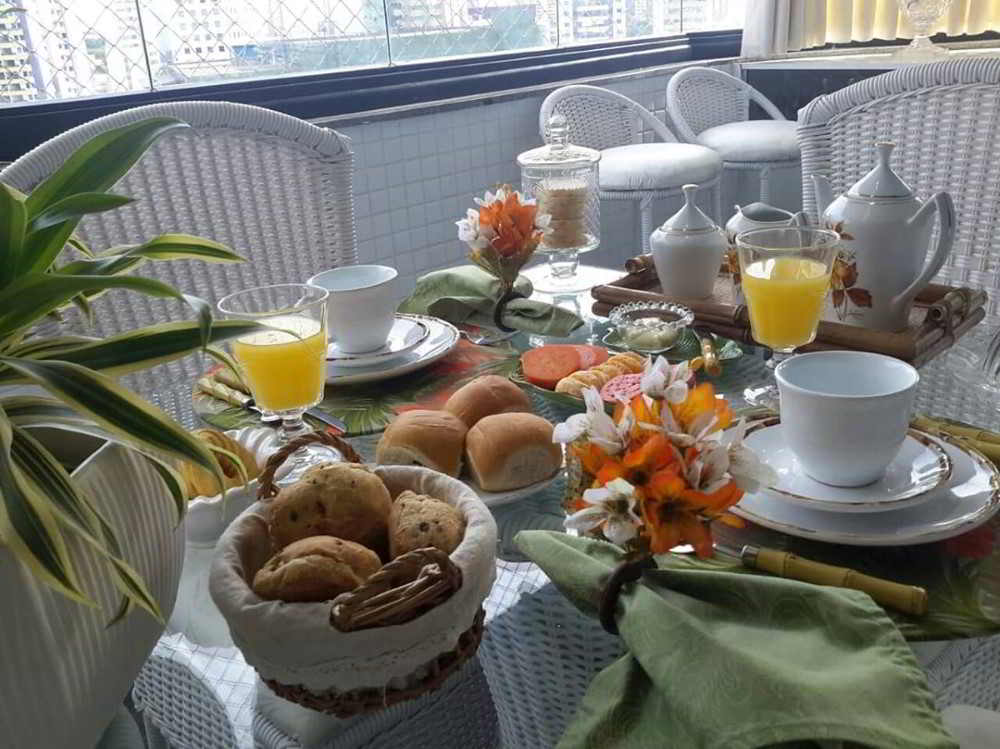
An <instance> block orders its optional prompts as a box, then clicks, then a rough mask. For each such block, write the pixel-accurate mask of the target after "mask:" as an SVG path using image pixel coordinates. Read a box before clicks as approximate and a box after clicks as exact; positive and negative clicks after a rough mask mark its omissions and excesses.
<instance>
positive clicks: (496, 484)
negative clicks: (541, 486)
mask: <svg viewBox="0 0 1000 749" xmlns="http://www.w3.org/2000/svg"><path fill="white" fill-rule="evenodd" d="M465 457H466V460H468V462H469V470H470V472H471V473H472V477H473V480H474V481H475V482H476V483H477V484H478V485H479V486H480V488H482V489H484V490H486V491H488V492H502V491H508V490H510V489H520V488H521V487H523V486H528V485H530V484H534V483H537V482H539V481H543V480H545V479H547V478H549V477H550V476H553V475H554V474H555V473H556V472H557V471H558V470H559V468H560V467H561V466H562V449H561V448H560V447H559V445H555V444H553V443H552V425H551V424H550V423H549V422H547V421H546V420H545V419H543V418H542V417H540V416H535V415H534V414H497V415H495V416H487V417H486V418H485V419H481V420H480V421H479V423H477V424H476V425H475V426H474V427H472V429H470V430H469V436H468V437H467V438H466V442H465Z"/></svg>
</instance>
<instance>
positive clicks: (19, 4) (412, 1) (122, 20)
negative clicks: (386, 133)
mask: <svg viewBox="0 0 1000 749" xmlns="http://www.w3.org/2000/svg"><path fill="white" fill-rule="evenodd" d="M4 7H7V8H14V7H16V8H20V9H22V10H18V11H15V12H13V13H7V14H4V15H2V16H0V45H3V46H2V47H0V49H2V50H5V51H0V67H4V68H6V67H10V66H8V65H7V60H11V61H12V62H13V66H14V67H17V68H18V69H19V70H20V69H23V70H24V71H25V72H24V73H23V74H18V76H16V77H14V78H11V77H10V76H9V75H4V76H3V77H0V106H3V105H4V104H8V105H12V104H22V103H24V102H25V101H45V100H57V99H69V98H75V97H80V96H94V95H101V94H121V93H129V92H140V91H145V92H148V91H150V90H158V89H165V88H169V87H171V86H176V85H180V84H214V83H220V82H227V81H236V80H252V79H258V78H267V77H272V76H277V75H288V74H295V73H315V72H334V71H341V70H351V69H362V68H375V67H382V66H386V65H398V64H405V63H412V62H419V61H425V60H439V59H446V58H456V57H470V56H479V55H491V54H495V53H502V52H511V51H519V50H536V49H537V50H544V49H552V48H558V47H572V46H573V45H576V44H586V43H593V42H602V41H607V42H613V41H615V40H626V39H636V38H641V37H645V36H663V35H670V34H678V33H685V32H689V31H702V30H708V29H725V28H737V27H739V26H741V25H742V14H743V2H742V0H0V9H3V8H4ZM199 41H206V42H213V43H212V44H209V45H195V44H192V42H199ZM7 50H9V51H7ZM15 82H18V83H22V84H23V85H24V87H25V88H24V90H21V89H20V88H14V86H13V83H15Z"/></svg>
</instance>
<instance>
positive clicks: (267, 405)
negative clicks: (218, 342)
mask: <svg viewBox="0 0 1000 749" xmlns="http://www.w3.org/2000/svg"><path fill="white" fill-rule="evenodd" d="M265 324H266V325H268V326H269V327H271V328H275V329H274V330H263V331H260V332H257V333H253V334H251V335H248V336H244V337H243V338H239V339H237V340H236V341H234V342H233V344H232V346H233V355H234V356H235V357H236V360H237V361H238V362H239V363H240V365H241V366H242V367H243V373H244V376H245V377H246V380H247V384H248V385H249V386H250V391H251V392H252V393H253V397H254V400H256V401H257V405H258V406H259V407H261V408H263V409H266V410H268V411H289V410H294V409H297V408H302V409H305V408H308V407H310V406H312V405H314V404H316V403H318V402H319V401H320V400H321V399H322V398H323V383H324V381H325V379H326V329H325V327H324V326H323V324H322V323H320V322H319V321H318V320H313V319H311V318H308V317H302V316H298V315H281V316H278V317H271V318H268V319H267V320H266V322H265Z"/></svg>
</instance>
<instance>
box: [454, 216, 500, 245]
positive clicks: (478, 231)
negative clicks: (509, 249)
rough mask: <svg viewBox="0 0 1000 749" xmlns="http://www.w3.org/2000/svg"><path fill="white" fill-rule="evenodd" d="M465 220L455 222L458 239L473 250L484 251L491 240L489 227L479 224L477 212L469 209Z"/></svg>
mask: <svg viewBox="0 0 1000 749" xmlns="http://www.w3.org/2000/svg"><path fill="white" fill-rule="evenodd" d="M465 216H466V217H465V218H463V219H460V220H458V221H456V222H455V226H457V227H458V238H459V239H460V240H462V241H463V242H465V243H466V244H467V245H469V247H471V248H472V249H474V250H485V249H486V248H487V247H488V246H489V244H490V241H491V240H492V239H493V235H494V231H493V228H492V227H490V226H482V225H481V224H480V223H479V212H478V211H475V210H473V209H472V208H470V209H469V210H468V211H466V213H465Z"/></svg>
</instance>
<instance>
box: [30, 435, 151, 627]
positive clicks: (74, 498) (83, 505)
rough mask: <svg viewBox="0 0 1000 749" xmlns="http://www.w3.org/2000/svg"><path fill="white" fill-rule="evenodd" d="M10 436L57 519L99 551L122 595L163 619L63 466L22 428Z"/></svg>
mask: <svg viewBox="0 0 1000 749" xmlns="http://www.w3.org/2000/svg"><path fill="white" fill-rule="evenodd" d="M13 436H14V439H13V443H12V449H11V456H12V457H13V459H14V462H15V463H16V464H17V465H18V467H19V468H20V469H21V470H22V472H23V473H24V475H25V477H26V478H27V479H28V480H29V481H31V482H33V483H34V485H35V487H36V489H37V490H38V492H39V493H40V494H41V496H43V497H46V498H48V499H49V500H50V502H51V505H50V507H51V508H52V509H53V511H54V512H55V515H56V517H57V519H58V520H59V521H60V522H61V523H62V524H63V525H65V526H66V527H67V528H68V529H69V530H70V531H72V532H73V533H76V534H77V535H78V536H79V537H80V538H82V539H83V540H84V541H86V542H87V543H88V544H89V545H90V547H91V548H92V549H94V550H95V551H96V552H97V553H98V554H100V556H101V557H102V558H103V560H104V562H105V563H106V564H107V565H108V566H109V567H110V568H111V572H112V575H113V577H114V581H115V587H117V588H118V590H119V591H120V592H121V593H122V594H123V595H124V596H125V597H127V598H129V599H130V600H132V601H134V602H135V603H136V604H138V605H139V606H140V607H142V608H144V609H146V611H148V612H149V613H150V615H152V616H153V617H154V618H156V619H157V620H158V621H161V622H162V621H163V620H164V619H163V612H162V611H160V606H159V604H158V603H157V601H156V599H155V598H154V597H153V596H152V594H151V593H150V592H149V590H148V588H147V587H146V584H145V583H144V582H143V580H142V578H141V577H140V575H139V574H138V573H137V572H136V571H135V569H133V568H132V566H131V565H130V564H128V562H126V561H125V560H124V559H122V558H121V547H120V545H119V543H118V539H117V538H116V536H115V533H114V530H113V529H112V528H111V526H110V525H108V523H107V521H106V520H104V518H103V517H101V516H100V515H99V514H98V513H97V512H96V510H95V509H94V508H93V506H92V505H91V504H90V502H89V501H87V500H86V499H85V497H84V496H83V495H82V494H81V493H79V492H78V491H77V488H76V486H75V485H74V484H73V480H72V479H71V478H70V475H69V473H67V471H66V469H65V468H63V467H62V465H60V463H59V461H57V460H56V459H55V458H53V457H52V455H51V454H50V453H49V452H48V450H46V449H45V448H44V447H43V446H42V444H41V443H39V442H38V441H37V440H36V439H35V438H34V437H32V436H31V435H30V434H28V432H27V431H26V430H25V429H23V428H18V427H15V428H14V432H13ZM116 620H117V618H114V619H112V622H114V621H116Z"/></svg>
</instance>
